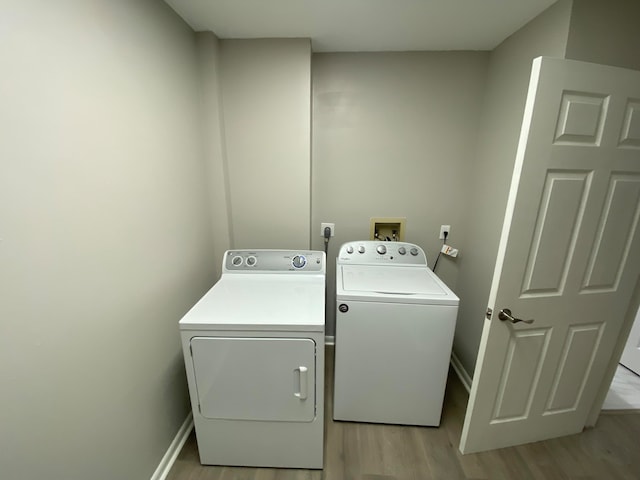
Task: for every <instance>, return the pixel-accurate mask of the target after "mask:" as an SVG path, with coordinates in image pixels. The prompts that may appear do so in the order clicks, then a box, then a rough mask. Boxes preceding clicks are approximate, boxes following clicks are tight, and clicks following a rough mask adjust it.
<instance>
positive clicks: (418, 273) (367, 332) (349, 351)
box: [333, 241, 459, 426]
mask: <svg viewBox="0 0 640 480" xmlns="http://www.w3.org/2000/svg"><path fill="white" fill-rule="evenodd" d="M458 303H459V299H458V297H457V296H456V295H455V294H454V293H453V292H452V291H451V290H450V289H449V288H448V287H447V286H446V285H445V284H444V283H443V282H442V280H440V278H438V276H437V275H436V274H435V273H433V272H432V271H431V270H430V269H429V268H428V266H427V257H426V255H425V253H424V251H423V250H422V248H420V247H419V246H417V245H414V244H410V243H404V242H376V241H360V242H349V243H346V244H344V245H342V247H341V248H340V252H339V255H338V258H337V259H336V310H337V311H336V338H335V344H336V346H335V385H334V409H333V412H334V413H333V416H334V419H335V420H348V421H357V422H374V423H391V424H404V425H428V426H438V425H439V424H440V417H441V412H442V403H443V399H444V391H445V386H446V381H447V375H448V369H449V359H450V356H451V347H452V343H453V334H454V331H455V324H456V317H457V313H458Z"/></svg>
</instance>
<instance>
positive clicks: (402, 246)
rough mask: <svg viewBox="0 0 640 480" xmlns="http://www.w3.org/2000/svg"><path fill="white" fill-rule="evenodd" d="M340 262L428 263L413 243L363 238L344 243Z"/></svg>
mask: <svg viewBox="0 0 640 480" xmlns="http://www.w3.org/2000/svg"><path fill="white" fill-rule="evenodd" d="M338 263H343V264H347V263H351V264H398V265H426V264H427V256H426V255H425V253H424V250H422V248H420V247H419V246H418V245H414V244H413V243H406V242H380V241H376V240H373V241H372V240H362V241H355V242H347V243H345V244H344V245H342V247H340V253H339V254H338Z"/></svg>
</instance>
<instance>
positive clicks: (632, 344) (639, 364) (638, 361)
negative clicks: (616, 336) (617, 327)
mask: <svg viewBox="0 0 640 480" xmlns="http://www.w3.org/2000/svg"><path fill="white" fill-rule="evenodd" d="M620 363H621V364H622V365H624V366H625V367H627V368H628V369H629V370H633V371H634V372H636V373H637V374H638V375H640V310H638V313H637V315H636V320H635V322H633V328H632V329H631V333H630V334H629V338H628V340H627V344H626V345H625V346H624V351H623V352H622V358H620Z"/></svg>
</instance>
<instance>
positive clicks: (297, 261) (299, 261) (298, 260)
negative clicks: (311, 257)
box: [291, 255, 307, 268]
mask: <svg viewBox="0 0 640 480" xmlns="http://www.w3.org/2000/svg"><path fill="white" fill-rule="evenodd" d="M291 264H292V265H293V268H302V267H304V266H305V265H306V264H307V259H306V258H305V257H304V255H296V256H295V257H293V260H292V261H291Z"/></svg>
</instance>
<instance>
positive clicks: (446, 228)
mask: <svg viewBox="0 0 640 480" xmlns="http://www.w3.org/2000/svg"><path fill="white" fill-rule="evenodd" d="M444 232H447V237H448V236H449V234H450V232H451V225H440V237H439V238H440V240H444Z"/></svg>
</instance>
